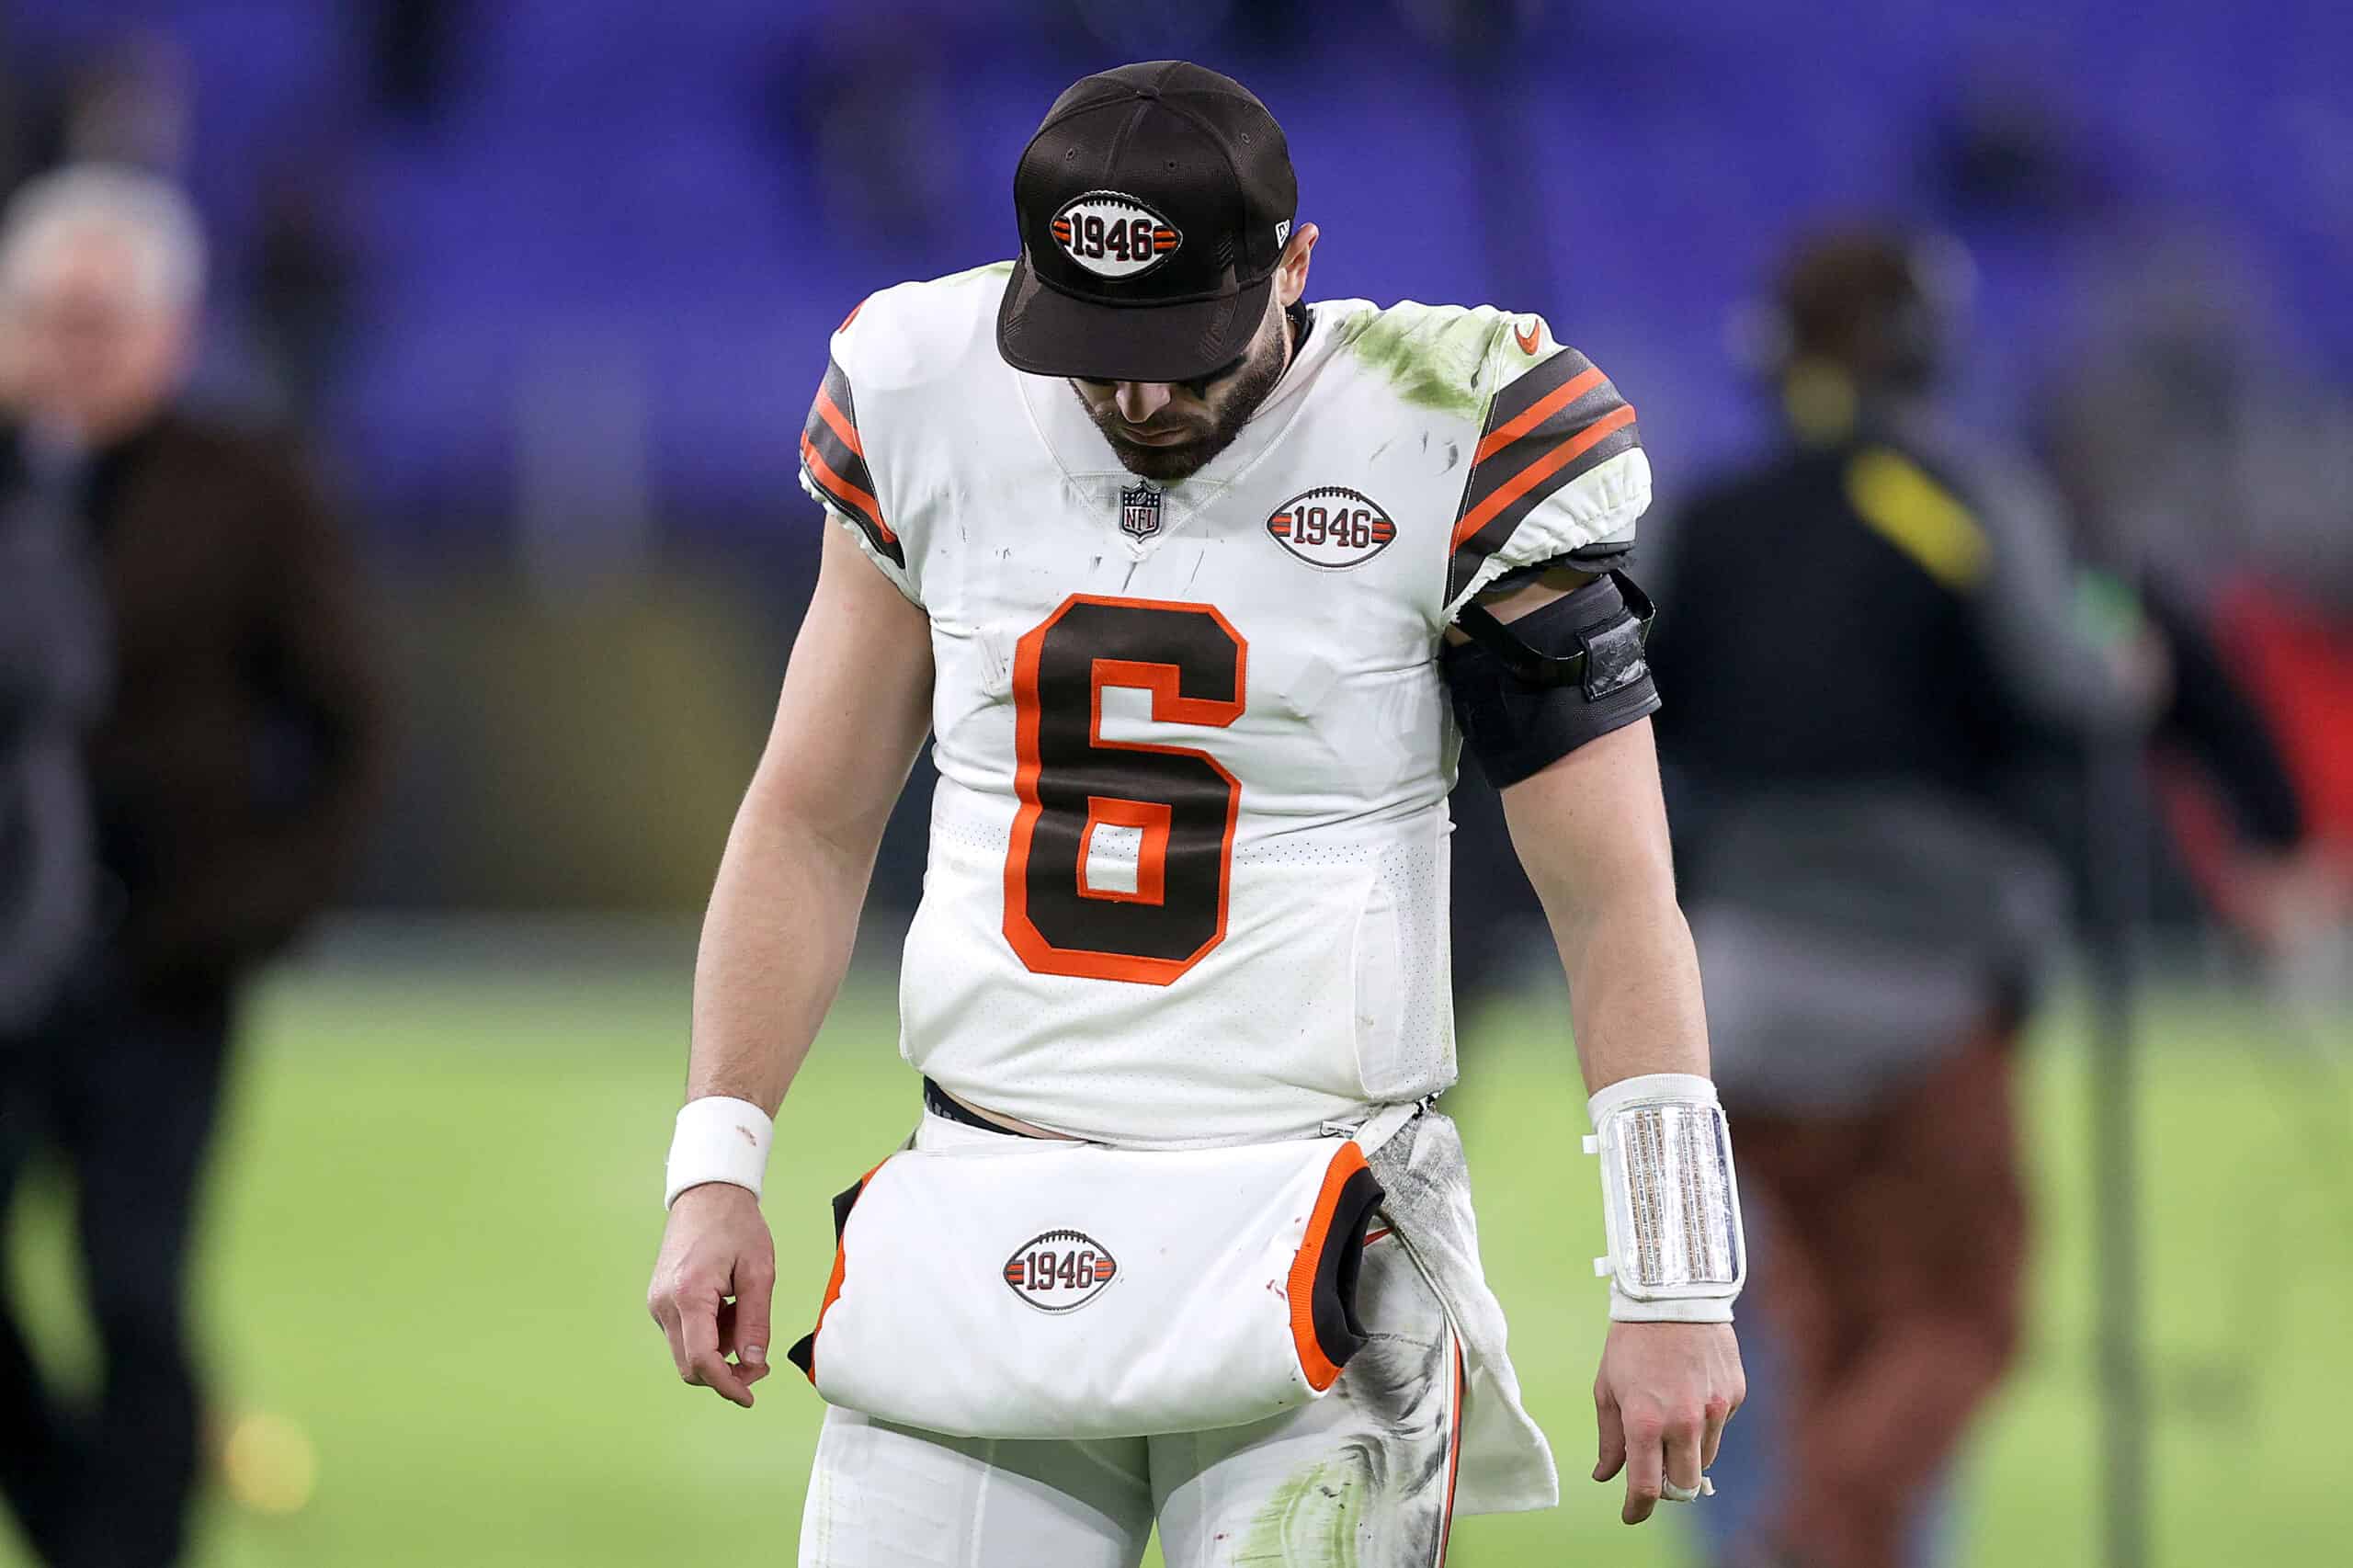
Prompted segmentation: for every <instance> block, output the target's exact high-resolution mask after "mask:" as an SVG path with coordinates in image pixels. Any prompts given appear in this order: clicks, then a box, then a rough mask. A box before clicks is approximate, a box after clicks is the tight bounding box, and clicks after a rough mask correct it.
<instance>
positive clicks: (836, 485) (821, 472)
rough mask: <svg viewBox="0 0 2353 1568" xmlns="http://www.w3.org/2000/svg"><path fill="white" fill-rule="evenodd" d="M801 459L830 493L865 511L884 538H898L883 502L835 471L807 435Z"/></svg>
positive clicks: (802, 443)
mask: <svg viewBox="0 0 2353 1568" xmlns="http://www.w3.org/2000/svg"><path fill="white" fill-rule="evenodd" d="M801 461H802V462H805V463H807V464H808V465H809V471H810V472H812V473H814V474H815V475H816V476H817V479H818V482H819V483H822V484H824V487H825V489H826V491H827V492H828V493H830V494H834V495H837V496H839V497H840V498H841V499H842V500H845V501H847V502H848V503H849V504H850V505H851V506H855V507H857V508H858V510H859V511H861V512H863V513H865V514H866V520H867V521H868V522H870V523H872V524H873V525H874V529H875V531H876V532H877V533H879V534H881V536H882V538H883V539H884V540H886V541H895V540H897V539H898V537H899V536H898V535H897V534H894V533H892V531H891V525H890V524H888V523H886V522H884V521H883V520H882V506H881V503H880V502H878V501H877V500H875V499H874V497H873V496H871V495H869V494H867V493H866V492H865V491H863V490H860V489H859V488H858V486H857V485H855V484H852V483H850V482H849V481H848V480H846V479H844V478H843V477H842V476H841V475H840V474H838V473H835V472H834V469H833V465H832V464H831V463H829V462H827V461H826V460H824V457H822V456H821V455H819V453H818V451H817V448H816V446H815V444H814V443H813V442H812V441H811V440H810V439H809V437H807V436H805V435H804V436H802V437H801Z"/></svg>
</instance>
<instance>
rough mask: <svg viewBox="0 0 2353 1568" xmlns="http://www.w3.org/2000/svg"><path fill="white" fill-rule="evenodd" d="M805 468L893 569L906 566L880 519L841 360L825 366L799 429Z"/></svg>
mask: <svg viewBox="0 0 2353 1568" xmlns="http://www.w3.org/2000/svg"><path fill="white" fill-rule="evenodd" d="M801 467H802V468H803V469H805V470H806V471H807V472H808V474H809V478H810V482H811V483H813V484H815V485H816V487H817V488H818V490H819V491H821V492H823V493H824V497H825V499H826V500H828V501H830V502H832V503H833V505H834V509H835V511H837V512H839V513H841V515H842V516H844V517H847V518H848V519H849V520H850V521H852V522H854V523H856V524H857V525H858V528H859V529H860V530H861V531H863V532H864V533H865V535H866V537H867V539H868V540H870V541H871V542H872V544H873V546H874V548H875V549H876V550H878V551H881V553H882V554H884V555H886V556H888V557H890V559H891V562H892V564H893V565H897V566H904V565H905V564H906V563H907V552H906V549H905V547H904V546H903V545H901V544H900V543H899V536H898V535H897V534H894V533H892V531H891V525H890V524H888V523H886V522H884V521H883V520H882V504H881V502H879V501H877V500H875V498H874V475H873V473H872V472H871V471H870V470H869V469H868V468H867V466H866V447H865V444H864V443H863V442H861V441H860V440H859V439H858V421H857V418H856V415H854V414H853V412H852V410H851V407H850V401H849V378H848V377H847V375H844V374H843V373H842V368H841V363H840V361H838V360H828V361H827V362H826V365H825V379H824V381H823V382H821V383H820V384H819V385H818V388H817V400H816V401H815V402H814V403H811V404H810V406H809V423H808V424H806V425H805V426H801Z"/></svg>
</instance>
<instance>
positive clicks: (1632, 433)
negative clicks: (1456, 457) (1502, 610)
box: [1447, 348, 1643, 597]
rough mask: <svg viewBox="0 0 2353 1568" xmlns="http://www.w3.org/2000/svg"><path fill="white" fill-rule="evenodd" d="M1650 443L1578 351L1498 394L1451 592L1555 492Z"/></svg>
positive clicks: (1463, 520) (1457, 537)
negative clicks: (1622, 454)
mask: <svg viewBox="0 0 2353 1568" xmlns="http://www.w3.org/2000/svg"><path fill="white" fill-rule="evenodd" d="M1642 444H1643V443H1642V437H1641V435H1640V433H1639V432H1638V431H1636V429H1635V428H1634V410H1633V407H1632V405H1631V404H1630V403H1627V402H1626V400H1625V399H1624V398H1622V397H1620V396H1619V395H1618V389H1617V388H1616V387H1614V386H1612V385H1610V383H1609V378H1608V377H1607V376H1605V375H1603V374H1602V373H1601V371H1600V370H1599V369H1596V368H1595V366H1594V363H1593V361H1592V360H1590V359H1587V358H1586V357H1585V356H1584V355H1582V354H1580V353H1578V352H1577V351H1576V350H1575V349H1574V348H1563V349H1562V350H1561V351H1560V352H1559V353H1558V354H1555V355H1553V356H1552V358H1550V359H1547V360H1545V361H1544V362H1543V363H1542V364H1540V365H1539V366H1537V367H1536V368H1535V369H1532V370H1530V371H1529V372H1528V373H1527V374H1526V375H1524V376H1522V377H1520V378H1519V380H1518V381H1514V382H1512V384H1511V385H1509V386H1507V387H1506V388H1505V389H1504V390H1503V391H1502V392H1498V393H1496V394H1495V405H1494V406H1493V407H1492V408H1490V409H1489V410H1488V411H1487V423H1486V426H1485V427H1484V429H1483V430H1482V431H1481V432H1480V437H1479V446H1478V449H1477V450H1476V451H1475V452H1474V453H1473V454H1472V460H1471V477H1470V480H1469V482H1468V483H1466V484H1465V485H1464V487H1463V492H1462V504H1461V511H1460V512H1459V514H1458V515H1457V517H1456V518H1455V524H1454V558H1453V562H1452V564H1451V565H1450V566H1449V570H1448V573H1447V577H1448V583H1447V594H1448V597H1453V596H1454V595H1456V594H1459V593H1461V591H1462V585H1464V584H1465V583H1468V582H1469V581H1470V580H1471V578H1472V574H1474V573H1476V572H1477V571H1478V569H1479V564H1480V562H1483V561H1484V560H1485V559H1486V558H1487V557H1488V556H1490V555H1493V554H1494V553H1495V551H1498V550H1500V549H1502V548H1503V546H1504V541H1505V540H1508V539H1510V538H1511V536H1512V530H1514V529H1515V528H1518V527H1519V525H1520V520H1521V519H1522V518H1524V517H1527V516H1528V514H1529V513H1530V512H1532V511H1534V510H1535V509H1536V508H1537V507H1538V506H1540V505H1542V504H1543V502H1544V501H1545V499H1546V498H1547V497H1548V496H1550V495H1552V493H1553V492H1554V491H1557V490H1559V489H1560V488H1561V487H1562V486H1563V485H1564V484H1566V483H1569V482H1570V481H1571V480H1573V479H1574V478H1576V477H1577V476H1578V475H1579V474H1582V473H1588V472H1592V471H1593V470H1594V469H1596V468H1597V467H1599V466H1600V465H1601V464H1603V463H1605V462H1607V461H1608V460H1610V459H1611V458H1614V457H1616V456H1617V455H1618V454H1619V453H1620V452H1624V451H1629V450H1631V449H1633V448H1635V447H1639V446H1641V445H1642Z"/></svg>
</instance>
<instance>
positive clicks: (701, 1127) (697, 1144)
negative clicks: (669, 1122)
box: [662, 1095, 776, 1209]
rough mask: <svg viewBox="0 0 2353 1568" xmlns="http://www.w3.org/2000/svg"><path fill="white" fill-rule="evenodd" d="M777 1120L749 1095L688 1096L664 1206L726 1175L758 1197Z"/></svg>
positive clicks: (727, 1179)
mask: <svg viewBox="0 0 2353 1568" xmlns="http://www.w3.org/2000/svg"><path fill="white" fill-rule="evenodd" d="M775 1135H776V1123H775V1122H774V1121H772V1120H770V1119H768V1113H767V1112H766V1111H764V1110H762V1109H761V1108H759V1107H757V1106H756V1105H754V1104H753V1103H752V1102H751V1101H749V1100H736V1099H729V1098H727V1097H726V1096H722V1095H707V1096H704V1097H703V1098H701V1099H699V1100H688V1102H687V1103H686V1105H685V1107H684V1108H681V1109H680V1110H679V1112H678V1125H677V1130H676V1131H675V1132H673V1133H672V1134H671V1136H670V1161H669V1167H668V1176H667V1179H666V1181H665V1183H664V1186H663V1193H662V1207H663V1208H665V1209H667V1208H669V1207H670V1205H672V1204H673V1203H676V1201H678V1194H680V1193H682V1192H684V1191H686V1190H687V1188H688V1187H700V1186H702V1185H703V1184H704V1183H705V1182H712V1181H723V1182H727V1183H729V1184H730V1185H732V1186H734V1187H743V1188H744V1189H745V1190H746V1191H748V1192H749V1193H751V1195H752V1196H753V1197H754V1198H757V1197H759V1195H760V1183H761V1182H762V1180H763V1179H765V1178H766V1176H767V1169H768V1142H769V1140H770V1139H772V1138H773V1137H774V1136H775Z"/></svg>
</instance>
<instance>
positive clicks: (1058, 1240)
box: [1005, 1231, 1120, 1312]
mask: <svg viewBox="0 0 2353 1568" xmlns="http://www.w3.org/2000/svg"><path fill="white" fill-rule="evenodd" d="M1119 1272H1120V1266H1119V1265H1118V1264H1117V1263H1114V1262H1113V1261H1112V1260H1111V1249H1110V1248H1108V1247H1107V1246H1105V1245H1104V1244H1102V1243H1101V1242H1098V1241H1097V1240H1096V1239H1095V1238H1094V1237H1093V1236H1090V1235H1087V1234H1086V1233H1084V1232H1080V1231H1048V1232H1047V1233H1045V1234H1043V1235H1040V1236H1033V1237H1031V1238H1030V1239H1029V1240H1028V1241H1026V1242H1024V1243H1022V1244H1020V1245H1019V1246H1018V1247H1017V1248H1015V1249H1014V1253H1013V1256H1011V1257H1008V1258H1006V1260H1005V1282H1006V1285H1008V1286H1010V1287H1011V1288H1012V1290H1013V1293H1014V1294H1015V1295H1017V1296H1018V1297H1020V1298H1021V1299H1022V1300H1023V1301H1027V1302H1029V1304H1030V1305H1031V1306H1033V1307H1035V1308H1037V1309H1038V1310H1039V1311H1040V1312H1070V1311H1071V1310H1073V1309H1074V1308H1077V1307H1083V1306H1085V1305H1086V1303H1087V1302H1089V1301H1093V1300H1094V1299H1095V1298H1096V1297H1097V1296H1099V1295H1101V1294H1102V1293H1103V1290H1104V1288H1105V1287H1106V1286H1108V1285H1109V1284H1110V1283H1111V1281H1112V1279H1113V1278H1115V1277H1116V1276H1117V1275H1118V1274H1119Z"/></svg>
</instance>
